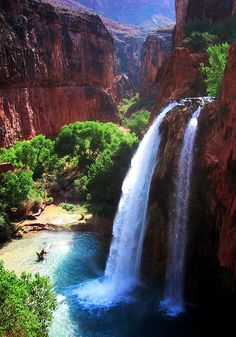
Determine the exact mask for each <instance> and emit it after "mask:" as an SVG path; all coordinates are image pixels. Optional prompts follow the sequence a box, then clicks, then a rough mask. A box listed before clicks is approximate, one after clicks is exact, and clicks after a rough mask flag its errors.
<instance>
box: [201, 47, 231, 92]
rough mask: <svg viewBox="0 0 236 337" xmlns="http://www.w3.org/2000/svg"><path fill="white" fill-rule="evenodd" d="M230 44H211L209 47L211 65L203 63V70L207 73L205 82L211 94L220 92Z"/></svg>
mask: <svg viewBox="0 0 236 337" xmlns="http://www.w3.org/2000/svg"><path fill="white" fill-rule="evenodd" d="M228 50H229V44H228V43H223V44H220V45H215V46H211V47H209V48H208V49H207V52H208V55H209V66H204V65H203V64H202V65H201V71H202V72H203V73H204V74H205V75H206V79H205V83H206V86H207V93H208V95H209V96H218V95H219V94H220V90H221V86H222V81H223V76H224V71H225V67H226V64H227V58H228Z"/></svg>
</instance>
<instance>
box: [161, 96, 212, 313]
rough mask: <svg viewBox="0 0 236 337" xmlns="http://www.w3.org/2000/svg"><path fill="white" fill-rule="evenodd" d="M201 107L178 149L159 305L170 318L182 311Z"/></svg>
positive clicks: (188, 126)
mask: <svg viewBox="0 0 236 337" xmlns="http://www.w3.org/2000/svg"><path fill="white" fill-rule="evenodd" d="M201 101H202V104H203V103H204V102H205V101H206V102H210V101H211V100H210V99H208V98H205V99H203V98H202V99H201ZM201 109H202V106H199V107H198V109H197V110H196V111H195V112H194V114H193V117H192V118H191V119H190V121H189V123H188V125H187V127H186V130H185V134H184V140H183V145H182V149H181V154H180V159H179V167H178V175H177V181H176V188H175V195H174V200H173V209H172V210H171V211H172V212H171V214H170V228H169V250H168V254H169V256H168V261H167V272H166V287H165V292H164V300H163V301H162V302H161V304H160V306H161V308H162V309H164V310H165V311H166V313H167V315H169V316H178V315H179V314H181V313H182V312H184V311H185V305H184V278H185V257H186V246H187V241H188V229H187V224H188V219H189V213H188V212H189V199H190V195H191V176H192V167H193V157H194V144H195V139H196V133H197V127H198V117H199V114H200V112H201Z"/></svg>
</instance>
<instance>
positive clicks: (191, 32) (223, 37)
mask: <svg viewBox="0 0 236 337" xmlns="http://www.w3.org/2000/svg"><path fill="white" fill-rule="evenodd" d="M205 33H207V35H204V34H205ZM185 35H186V39H185V40H183V45H184V46H186V45H187V46H189V45H191V46H192V47H193V48H194V49H195V50H196V51H205V50H206V48H203V47H205V46H207V47H209V46H211V45H212V44H215V43H219V44H221V43H225V42H228V43H229V44H231V43H233V42H235V41H236V14H235V15H233V16H231V17H230V18H229V19H228V20H227V21H225V22H217V23H212V22H210V20H209V19H206V18H205V19H203V20H194V21H192V22H188V23H187V24H186V25H185ZM207 43H209V45H207Z"/></svg>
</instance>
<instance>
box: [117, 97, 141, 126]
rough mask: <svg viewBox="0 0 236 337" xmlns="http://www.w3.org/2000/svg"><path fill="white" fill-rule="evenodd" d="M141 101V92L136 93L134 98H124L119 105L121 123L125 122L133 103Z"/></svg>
mask: <svg viewBox="0 0 236 337" xmlns="http://www.w3.org/2000/svg"><path fill="white" fill-rule="evenodd" d="M138 101H139V94H136V95H135V96H133V97H132V98H130V99H128V98H124V99H123V100H122V101H121V103H120V104H119V105H118V112H119V120H120V123H121V124H122V123H123V120H124V118H125V115H126V113H127V111H128V110H129V109H130V107H131V106H132V105H135V104H136V103H137V102H138Z"/></svg>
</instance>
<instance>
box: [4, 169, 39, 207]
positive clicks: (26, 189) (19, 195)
mask: <svg viewBox="0 0 236 337" xmlns="http://www.w3.org/2000/svg"><path fill="white" fill-rule="evenodd" d="M32 192H33V178H32V172H30V171H24V170H18V171H16V172H13V173H3V174H2V175H1V176H0V200H1V205H0V207H1V208H2V209H6V210H7V211H9V210H10V208H12V207H19V206H20V205H21V203H22V202H23V201H26V200H28V199H29V198H30V196H31V194H32Z"/></svg>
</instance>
